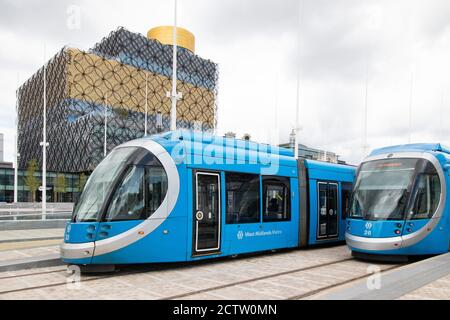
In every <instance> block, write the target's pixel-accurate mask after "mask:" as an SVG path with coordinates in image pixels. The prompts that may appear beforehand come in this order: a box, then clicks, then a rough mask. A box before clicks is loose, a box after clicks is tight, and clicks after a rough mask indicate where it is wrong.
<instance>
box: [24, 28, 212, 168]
mask: <svg viewBox="0 0 450 320" xmlns="http://www.w3.org/2000/svg"><path fill="white" fill-rule="evenodd" d="M178 68H179V69H178V79H179V81H178V91H179V92H181V93H182V95H183V98H182V100H180V101H179V102H178V107H177V124H178V127H179V128H186V129H196V130H203V131H211V130H214V129H215V128H216V125H217V116H216V115H217V104H216V101H217V85H218V66H217V64H215V63H214V62H212V61H210V60H205V59H202V58H200V57H199V56H196V55H194V54H192V53H191V52H190V51H189V50H186V49H184V48H179V49H178ZM46 74H47V76H46V80H47V140H48V142H49V148H48V153H47V157H48V160H47V163H48V168H47V169H48V170H49V171H54V172H89V171H92V170H93V169H94V168H95V167H96V166H97V165H98V163H99V162H100V161H101V160H102V159H103V155H104V133H105V131H104V123H105V114H106V115H107V117H106V118H107V124H108V125H107V149H108V151H109V150H111V149H113V148H114V147H116V146H117V145H120V144H122V143H124V142H127V141H130V140H133V139H137V138H141V137H142V136H144V130H145V129H144V128H145V109H146V108H147V114H148V117H147V118H148V120H147V121H148V133H149V134H152V133H156V132H157V118H158V116H159V117H160V118H162V131H167V130H169V128H170V109H171V100H170V99H169V98H168V97H167V96H166V94H167V92H169V91H171V87H172V83H171V81H172V80H171V77H172V46H169V45H163V44H161V43H160V42H158V41H155V40H150V39H148V38H146V37H144V36H142V35H141V34H137V33H132V32H130V31H128V30H126V29H124V28H119V29H118V30H116V31H114V32H112V33H111V34H110V35H109V36H108V37H106V38H104V39H102V41H101V42H99V43H98V44H96V45H95V46H94V47H93V48H92V49H91V50H89V52H84V51H80V50H77V49H72V48H63V49H62V50H61V51H60V52H59V53H58V54H57V55H56V56H55V57H54V58H53V59H51V60H50V61H49V62H48V64H47V65H46ZM43 92H44V69H43V68H41V69H40V70H39V71H38V72H37V73H36V74H34V75H33V76H32V77H31V78H30V79H29V80H28V81H27V82H26V83H25V84H24V85H22V86H21V87H20V88H19V89H18V93H17V95H18V113H19V153H20V155H21V157H20V162H19V166H20V168H22V169H25V168H26V166H27V164H28V162H29V161H30V160H31V159H36V160H38V162H39V165H41V163H42V162H41V161H42V147H41V146H40V142H41V141H42V125H43V96H44V95H43Z"/></svg>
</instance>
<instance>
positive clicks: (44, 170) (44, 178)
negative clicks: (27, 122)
mask: <svg viewBox="0 0 450 320" xmlns="http://www.w3.org/2000/svg"><path fill="white" fill-rule="evenodd" d="M44 56H45V55H44ZM43 118H44V119H43V120H44V123H43V138H44V139H43V141H42V142H41V146H42V187H41V189H42V220H45V219H46V211H47V148H48V146H49V144H48V142H47V61H45V64H44V114H43Z"/></svg>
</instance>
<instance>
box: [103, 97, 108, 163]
mask: <svg viewBox="0 0 450 320" xmlns="http://www.w3.org/2000/svg"><path fill="white" fill-rule="evenodd" d="M107 106H108V95H105V130H104V131H105V140H104V146H103V154H104V157H105V158H106V155H107V153H108V150H107V139H108V107H107Z"/></svg>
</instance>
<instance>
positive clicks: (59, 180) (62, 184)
mask: <svg viewBox="0 0 450 320" xmlns="http://www.w3.org/2000/svg"><path fill="white" fill-rule="evenodd" d="M66 187H67V185H66V176H65V175H64V174H61V173H58V174H57V175H56V178H55V193H56V202H59V201H60V200H61V193H64V192H65V191H66ZM58 195H59V200H58Z"/></svg>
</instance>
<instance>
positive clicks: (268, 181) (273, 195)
mask: <svg viewBox="0 0 450 320" xmlns="http://www.w3.org/2000/svg"><path fill="white" fill-rule="evenodd" d="M289 183H290V180H289V178H286V177H264V178H263V192H264V203H263V206H264V207H263V213H264V214H263V221H264V222H274V221H290V220H291V194H290V186H289Z"/></svg>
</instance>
